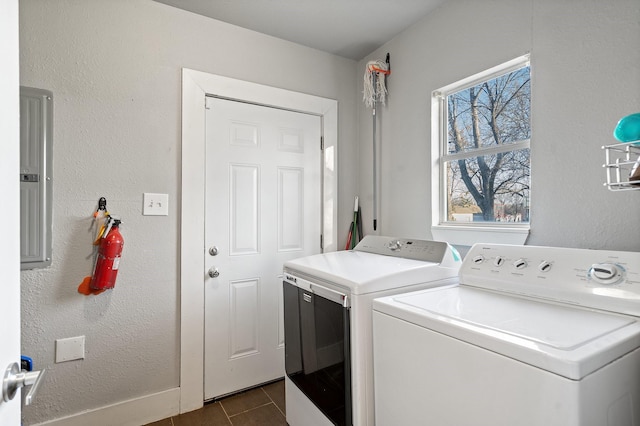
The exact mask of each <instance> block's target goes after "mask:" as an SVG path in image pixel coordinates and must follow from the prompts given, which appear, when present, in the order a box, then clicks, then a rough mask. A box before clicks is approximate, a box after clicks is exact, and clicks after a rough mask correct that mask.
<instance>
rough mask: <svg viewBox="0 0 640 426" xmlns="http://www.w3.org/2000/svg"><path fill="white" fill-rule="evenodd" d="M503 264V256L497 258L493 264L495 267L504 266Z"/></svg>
mask: <svg viewBox="0 0 640 426" xmlns="http://www.w3.org/2000/svg"><path fill="white" fill-rule="evenodd" d="M503 263H504V257H502V256H496V258H495V259H494V260H493V264H494V265H495V266H502V264H503Z"/></svg>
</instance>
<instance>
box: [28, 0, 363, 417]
mask: <svg viewBox="0 0 640 426" xmlns="http://www.w3.org/2000/svg"><path fill="white" fill-rule="evenodd" d="M20 48H21V49H20V50H21V52H20V60H21V84H22V85H26V86H33V87H39V88H45V89H49V90H52V91H53V93H54V148H53V152H54V206H53V208H54V212H53V221H54V231H53V243H54V247H53V263H52V265H51V267H50V268H48V269H44V270H36V271H29V272H23V273H22V317H23V327H22V342H23V343H22V351H23V353H24V354H28V355H31V356H32V357H33V358H34V362H35V363H36V365H37V367H38V368H42V367H46V368H47V369H48V376H47V379H46V381H45V383H44V384H43V386H42V387H41V388H40V390H39V395H38V401H37V404H34V405H33V406H30V407H26V408H25V409H24V418H25V424H33V423H37V422H43V421H47V420H50V419H54V418H59V417H63V416H67V415H72V414H75V413H79V412H81V411H84V410H90V409H95V408H99V407H102V406H105V405H108V404H114V403H118V402H121V401H126V400H129V399H132V398H136V397H140V396H144V395H148V394H151V393H154V392H159V391H162V390H166V389H170V388H175V387H177V386H179V339H180V335H179V293H178V292H179V282H178V277H179V271H178V264H179V263H178V261H179V258H178V256H179V251H178V248H179V244H178V243H179V238H180V237H179V223H180V221H179V214H180V212H179V203H180V178H179V177H180V144H181V140H180V123H181V114H180V99H181V98H180V96H181V95H180V93H181V68H182V67H187V68H191V69H196V70H200V71H205V72H210V73H213V74H220V75H224V76H229V77H232V78H236V79H241V80H248V81H253V82H257V83H261V84H266V85H270V86H275V87H281V88H285V89H289V90H295V91H300V92H304V93H309V94H314V95H318V96H323V97H327V98H333V99H337V100H338V103H339V118H338V119H339V140H340V148H339V149H340V151H339V155H340V158H339V160H340V163H339V166H340V169H339V176H340V179H341V189H340V191H341V192H340V194H339V197H340V202H341V205H342V206H346V207H345V208H343V209H341V210H340V212H339V217H340V218H342V220H341V221H340V222H342V223H340V224H339V227H340V229H339V233H340V234H339V235H341V236H342V235H346V228H347V226H348V224H349V220H350V212H349V210H350V207H349V206H350V205H352V201H351V200H352V197H353V194H354V193H355V187H356V185H357V179H356V175H355V174H354V173H352V172H351V169H352V168H351V167H350V166H349V165H350V164H353V162H354V159H355V158H356V155H355V153H356V150H357V146H356V144H355V142H354V141H355V140H356V136H355V135H356V126H355V124H352V123H355V122H356V112H357V96H356V93H357V88H356V85H357V80H356V63H355V62H354V61H351V60H347V59H344V58H339V57H336V56H332V55H328V54H325V53H322V52H319V51H316V50H313V49H309V48H305V47H302V46H298V45H295V44H292V43H288V42H284V41H282V40H278V39H275V38H272V37H268V36H264V35H261V34H258V33H255V32H252V31H247V30H244V29H241V28H238V27H234V26H231V25H228V24H225V23H222V22H218V21H215V20H211V19H208V18H204V17H201V16H198V15H195V14H192V13H188V12H184V11H180V10H178V9H175V8H172V7H169V6H166V5H163V4H159V3H155V2H152V1H150V0H134V1H129V0H116V1H113V0H109V1H107V0H56V1H45V0H22V1H21V2H20ZM143 192H160V193H168V194H169V216H167V217H152V216H142V193H143ZM101 196H104V197H106V198H107V200H108V210H109V211H110V212H111V213H112V214H117V215H120V216H121V217H122V220H123V225H122V227H121V229H122V233H123V235H124V238H125V247H124V255H123V256H124V257H123V260H122V262H121V269H120V272H119V276H118V282H117V285H116V288H115V289H114V290H113V291H111V292H107V293H105V294H102V295H99V296H91V297H85V296H82V295H79V294H78V293H77V292H76V288H77V286H78V284H79V283H80V281H81V280H82V278H83V277H84V276H86V275H89V274H90V273H91V269H92V266H93V265H92V261H91V254H92V247H91V240H92V233H91V232H90V231H89V228H90V226H91V222H92V220H91V214H92V213H93V210H94V209H95V208H96V203H97V200H98V198H99V197H101ZM78 335H85V336H86V359H84V360H82V361H72V362H66V363H60V364H54V355H55V345H54V341H55V339H59V338H65V337H72V336H78Z"/></svg>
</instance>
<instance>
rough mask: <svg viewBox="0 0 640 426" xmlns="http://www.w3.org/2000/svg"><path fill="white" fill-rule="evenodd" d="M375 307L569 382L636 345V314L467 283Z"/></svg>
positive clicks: (639, 341)
mask: <svg viewBox="0 0 640 426" xmlns="http://www.w3.org/2000/svg"><path fill="white" fill-rule="evenodd" d="M374 309H375V310H377V311H379V312H383V313H386V314H389V315H392V316H395V317H397V318H400V319H403V320H405V321H409V322H412V323H414V324H417V325H419V326H422V327H425V328H428V329H431V330H434V331H436V332H439V333H443V334H446V335H448V336H451V337H453V338H456V339H459V340H462V341H465V342H468V343H471V344H474V345H476V346H480V347H483V348H485V349H488V350H490V351H493V352H496V353H499V354H502V355H504V356H507V357H510V358H513V359H516V360H519V361H521V362H524V363H527V364H530V365H533V366H535V367H538V368H541V369H544V370H547V371H550V372H553V373H555V374H558V375H561V376H564V377H567V378H569V379H573V380H580V379H581V378H583V377H585V376H586V375H588V374H590V373H592V372H594V371H596V370H598V369H599V368H601V367H603V366H604V365H606V364H608V363H610V362H612V361H614V360H615V359H617V358H619V357H621V356H623V355H625V354H626V353H628V352H630V351H632V350H634V349H636V348H638V347H640V322H638V320H637V319H636V318H634V317H629V316H623V315H617V314H611V313H605V312H602V311H594V310H587V309H582V308H577V307H573V306H568V305H562V304H554V303H548V302H542V301H537V300H533V299H525V298H520V297H515V296H510V295H505V294H500V293H494V292H491V291H487V290H480V289H475V288H470V287H467V286H459V287H451V288H442V289H430V290H425V291H419V292H413V293H407V294H404V295H398V296H391V297H386V298H382V299H376V300H375V301H374Z"/></svg>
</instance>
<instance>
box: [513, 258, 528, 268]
mask: <svg viewBox="0 0 640 426" xmlns="http://www.w3.org/2000/svg"><path fill="white" fill-rule="evenodd" d="M513 266H515V268H516V269H524V268H526V267H527V261H526V260H524V259H518V260H516V261H515V262H513Z"/></svg>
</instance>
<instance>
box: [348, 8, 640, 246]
mask: <svg viewBox="0 0 640 426" xmlns="http://www.w3.org/2000/svg"><path fill="white" fill-rule="evenodd" d="M639 42H640V2H638V1H637V0H612V1H609V2H601V1H598V0H560V1H558V0H480V1H477V0H450V1H448V2H447V3H445V4H444V5H442V6H441V7H440V8H439V9H438V10H436V11H434V12H433V13H431V14H430V15H429V16H427V17H426V18H425V19H423V20H422V21H421V22H419V23H417V24H416V25H414V26H412V27H411V28H409V29H408V30H406V31H404V32H403V33H402V34H400V35H398V36H397V37H395V38H394V39H393V40H391V41H389V42H388V43H387V44H386V45H385V46H383V47H382V48H380V49H378V50H377V51H375V52H373V53H372V54H371V55H370V56H369V57H367V58H365V59H364V60H362V61H360V63H359V64H358V69H359V70H360V71H361V72H364V65H365V63H366V61H368V60H370V59H373V58H379V59H384V57H385V55H386V53H387V52H389V53H390V54H391V68H392V74H391V76H390V77H389V79H388V88H389V96H388V102H387V107H385V108H381V109H382V111H381V112H380V116H381V120H380V122H379V134H381V137H382V148H381V149H382V154H381V156H380V157H381V171H380V173H379V175H380V176H381V179H382V185H381V187H382V188H381V189H382V191H381V194H380V196H379V199H380V200H381V213H380V215H379V224H380V228H379V229H380V232H381V233H382V234H385V235H396V236H412V237H423V238H430V236H431V232H430V224H431V205H430V200H431V170H430V164H431V156H430V145H429V144H430V134H431V124H430V117H431V110H430V108H431V107H430V95H431V92H432V91H433V90H436V89H438V88H440V87H442V86H444V85H446V84H449V83H453V82H455V81H457V80H459V79H461V78H463V77H467V76H469V75H472V74H475V73H477V72H479V71H483V70H485V69H487V68H490V67H492V66H494V65H497V64H500V63H502V62H505V61H507V60H509V59H513V58H515V57H517V56H520V55H522V54H524V53H526V52H531V63H532V107H531V108H532V111H531V115H532V143H531V146H532V148H531V152H532V195H531V196H532V207H531V214H532V219H531V235H530V237H529V240H528V242H527V243H528V244H535V245H551V246H565V247H582V248H607V249H617V250H640V225H638V221H637V219H636V218H637V215H638V211H639V210H640V191H634V192H621V193H620V192H619V193H612V192H610V191H608V190H607V189H606V188H604V187H603V186H602V183H603V182H604V179H605V175H604V171H603V169H602V163H603V162H604V154H603V152H602V150H601V149H600V147H601V146H602V145H605V144H610V143H615V140H614V139H613V138H612V136H611V135H612V132H613V129H614V127H615V125H616V123H617V120H618V119H619V118H621V117H622V116H624V115H627V114H630V113H634V112H638V111H640V49H638V48H637V47H638V43H639ZM359 141H360V146H361V148H360V153H359V157H360V159H361V161H360V170H361V173H360V184H359V188H360V196H361V198H360V199H361V200H362V202H363V204H364V205H363V210H364V212H363V214H364V217H365V221H364V225H365V228H366V229H367V230H371V221H370V219H369V218H370V213H369V212H370V209H371V198H372V191H371V173H372V172H371V166H370V164H371V112H370V110H369V109H366V108H365V107H364V105H362V104H361V105H360V107H359Z"/></svg>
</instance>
